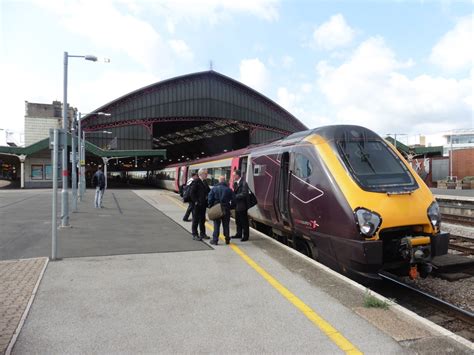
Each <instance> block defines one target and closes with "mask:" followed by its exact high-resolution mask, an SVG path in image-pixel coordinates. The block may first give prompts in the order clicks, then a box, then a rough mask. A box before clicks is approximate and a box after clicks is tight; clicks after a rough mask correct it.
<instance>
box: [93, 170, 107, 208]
mask: <svg viewBox="0 0 474 355" xmlns="http://www.w3.org/2000/svg"><path fill="white" fill-rule="evenodd" d="M92 186H94V187H95V198H94V207H95V208H102V198H103V197H104V192H105V175H104V173H103V172H102V165H99V167H98V169H97V171H96V172H95V174H94V176H93V177H92Z"/></svg>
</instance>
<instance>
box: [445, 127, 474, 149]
mask: <svg viewBox="0 0 474 355" xmlns="http://www.w3.org/2000/svg"><path fill="white" fill-rule="evenodd" d="M443 137H444V138H445V139H446V143H445V144H444V145H443V155H444V156H448V155H449V152H450V151H451V149H452V150H459V149H467V148H474V128H470V129H457V130H453V131H452V132H449V133H446V134H444V135H443Z"/></svg>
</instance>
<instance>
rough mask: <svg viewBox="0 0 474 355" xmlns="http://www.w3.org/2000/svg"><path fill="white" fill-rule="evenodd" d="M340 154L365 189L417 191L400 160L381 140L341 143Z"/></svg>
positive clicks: (413, 180)
mask: <svg viewBox="0 0 474 355" xmlns="http://www.w3.org/2000/svg"><path fill="white" fill-rule="evenodd" d="M337 145H338V150H339V153H340V155H341V157H342V159H343V161H344V163H345V165H346V167H347V168H348V170H349V171H350V173H351V174H352V176H353V177H354V179H355V180H356V182H357V183H358V184H359V185H360V186H361V187H362V188H364V189H366V190H369V191H377V192H389V191H393V190H400V189H402V190H414V189H416V188H418V184H417V183H416V181H415V179H414V178H413V176H412V175H411V173H410V172H409V170H408V168H407V167H406V166H405V164H403V162H402V161H401V160H400V158H399V157H398V156H397V155H396V154H395V153H394V152H392V151H391V150H390V149H389V148H388V147H387V146H386V144H385V143H383V142H382V141H375V140H374V141H347V140H344V141H340V142H338V143H337Z"/></svg>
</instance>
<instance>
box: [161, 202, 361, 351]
mask: <svg viewBox="0 0 474 355" xmlns="http://www.w3.org/2000/svg"><path fill="white" fill-rule="evenodd" d="M165 196H166V197H167V198H168V199H169V200H170V201H172V202H173V203H175V204H176V205H178V206H179V207H181V208H182V209H185V207H184V205H183V204H182V203H181V202H179V201H177V200H176V199H174V198H172V197H171V196H168V195H165ZM206 226H207V227H208V228H209V229H210V230H212V231H213V230H214V227H213V226H211V225H210V224H209V223H207V222H206ZM219 238H220V239H221V240H222V241H224V240H225V239H224V236H223V235H222V234H220V235H219ZM229 246H230V247H231V248H232V250H233V251H234V252H235V253H237V255H239V256H240V257H241V258H242V259H244V261H245V262H246V263H247V264H248V265H250V267H252V268H253V269H254V270H255V271H256V272H258V273H259V274H260V276H262V277H263V278H264V279H265V280H266V281H267V282H268V283H269V284H270V285H272V286H273V288H275V289H276V290H277V291H278V292H279V293H280V294H281V295H282V296H283V297H285V298H286V299H287V300H288V301H289V302H290V303H291V304H293V306H295V307H296V308H297V309H298V310H299V311H300V312H301V313H303V314H304V315H305V316H306V318H308V319H309V320H310V321H311V322H312V323H313V324H314V325H316V326H317V327H318V328H319V329H320V330H321V331H322V332H323V333H324V334H326V335H327V336H328V338H329V339H331V340H332V341H333V343H334V344H336V345H337V346H338V347H339V348H340V349H341V350H343V351H344V352H345V353H346V354H351V355H355V354H362V352H361V351H360V350H359V349H357V347H356V346H355V345H354V344H352V343H351V342H350V341H349V340H347V339H346V338H345V337H344V336H343V335H342V334H341V333H339V331H337V329H335V328H334V327H333V326H332V325H331V324H329V323H328V322H327V321H325V320H324V319H323V318H322V317H321V316H320V315H318V314H317V313H316V312H315V311H313V310H312V309H311V308H310V307H309V306H308V305H306V304H305V303H304V302H303V301H302V300H301V299H299V298H298V297H297V296H296V295H295V294H294V293H293V292H291V291H290V290H288V289H287V288H286V287H285V286H283V285H282V284H281V283H280V282H279V281H278V280H277V279H275V278H274V277H273V276H272V275H270V274H269V273H268V272H266V271H265V269H263V268H262V267H261V266H260V265H258V264H257V263H256V262H255V261H254V260H253V259H252V258H251V257H249V256H248V255H247V254H245V253H244V252H243V251H242V249H240V248H239V247H238V246H237V245H235V244H233V243H231V244H230V245H229Z"/></svg>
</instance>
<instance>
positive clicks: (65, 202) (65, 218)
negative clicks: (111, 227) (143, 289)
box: [61, 52, 110, 227]
mask: <svg viewBox="0 0 474 355" xmlns="http://www.w3.org/2000/svg"><path fill="white" fill-rule="evenodd" d="M69 58H84V59H85V60H89V61H92V62H97V57H96V56H94V55H72V54H69V53H68V52H64V86H63V89H64V90H63V94H64V95H63V96H64V97H63V130H64V133H63V134H64V141H65V142H67V134H68V133H67V131H68V122H67V121H68V117H67V111H68V105H67V71H68V60H69ZM105 62H106V63H108V62H110V60H109V59H106V60H105ZM73 151H74V150H73ZM61 175H62V177H63V179H62V184H63V186H62V191H61V227H67V226H69V199H68V198H69V193H68V181H67V178H68V162H67V145H66V146H65V147H64V149H63V154H62V174H61Z"/></svg>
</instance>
